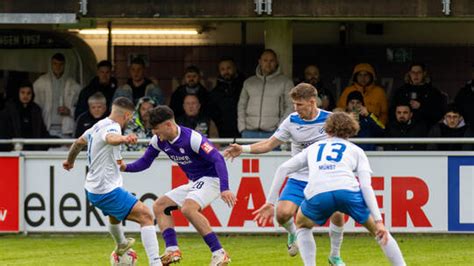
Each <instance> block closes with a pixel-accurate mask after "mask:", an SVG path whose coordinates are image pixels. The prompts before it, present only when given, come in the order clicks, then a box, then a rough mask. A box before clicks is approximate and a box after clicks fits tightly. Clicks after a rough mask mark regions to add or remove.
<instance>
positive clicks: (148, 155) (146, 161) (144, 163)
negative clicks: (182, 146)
mask: <svg viewBox="0 0 474 266" xmlns="http://www.w3.org/2000/svg"><path fill="white" fill-rule="evenodd" d="M159 154H160V151H159V150H157V149H155V147H153V145H152V144H150V145H148V148H147V149H146V151H145V153H144V154H143V156H142V157H140V159H138V160H136V161H135V162H133V163H129V164H125V163H122V164H121V165H120V171H124V172H141V171H143V170H146V169H148V168H150V166H151V164H152V163H153V161H154V160H155V158H156V157H158V155H159Z"/></svg>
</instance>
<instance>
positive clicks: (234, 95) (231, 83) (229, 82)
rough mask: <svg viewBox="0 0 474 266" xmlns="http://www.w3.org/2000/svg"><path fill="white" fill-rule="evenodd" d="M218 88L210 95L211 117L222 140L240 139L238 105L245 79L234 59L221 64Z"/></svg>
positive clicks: (223, 60)
mask: <svg viewBox="0 0 474 266" xmlns="http://www.w3.org/2000/svg"><path fill="white" fill-rule="evenodd" d="M218 66H219V76H218V77H217V84H216V87H215V88H214V89H213V90H212V91H211V92H210V94H209V105H208V109H209V110H210V111H209V115H210V116H211V118H212V120H214V122H215V123H216V126H217V129H218V131H219V136H220V137H221V138H240V132H239V130H238V128H237V104H238V103H239V98H240V92H241V91H242V86H243V84H244V80H245V78H244V77H243V75H241V74H240V73H239V72H238V71H237V68H236V65H235V62H234V60H233V59H232V58H223V59H221V61H220V62H219V65H218Z"/></svg>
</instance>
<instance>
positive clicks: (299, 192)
mask: <svg viewBox="0 0 474 266" xmlns="http://www.w3.org/2000/svg"><path fill="white" fill-rule="evenodd" d="M290 97H291V99H292V101H293V106H294V109H295V111H296V112H294V113H292V114H290V115H289V116H288V117H287V118H286V119H285V120H284V121H283V122H282V123H281V125H280V126H279V127H278V129H277V130H276V132H275V134H273V136H272V137H271V138H269V139H266V140H263V141H260V142H257V143H254V144H252V145H239V144H231V145H230V147H229V148H227V149H226V150H225V151H224V156H225V157H226V158H235V157H237V156H239V155H240V154H241V153H242V152H246V153H252V154H261V153H266V152H269V151H271V150H273V149H275V148H276V147H278V146H280V145H281V144H283V143H285V142H287V141H291V153H292V156H295V155H296V154H298V153H300V152H301V151H302V150H303V149H304V148H306V147H308V146H309V145H311V144H313V143H315V142H316V141H319V140H322V139H325V138H326V137H327V136H326V132H325V131H324V128H323V126H324V123H325V121H326V119H327V118H328V116H329V115H330V114H331V113H330V112H327V111H324V110H321V109H319V108H318V107H317V104H316V101H317V100H316V99H317V90H316V89H315V88H314V87H313V86H312V85H311V84H308V83H301V84H298V85H297V86H296V87H294V88H293V89H291V91H290ZM307 181H308V169H307V168H305V169H300V170H299V171H297V172H295V173H293V174H292V175H290V177H289V179H288V182H287V183H286V186H285V188H284V190H283V192H282V193H281V195H280V199H279V201H278V206H277V221H278V223H279V224H280V225H282V226H283V227H284V228H285V229H286V231H288V243H287V245H288V253H289V254H290V256H295V255H296V254H297V253H298V246H297V243H296V227H295V224H294V221H293V219H292V218H293V217H294V215H295V214H296V212H297V210H298V207H299V206H300V204H301V202H302V201H303V199H304V194H303V190H304V188H305V187H306V184H307ZM254 214H257V216H256V218H257V219H259V218H261V217H267V218H269V217H273V214H274V206H273V205H272V204H264V205H263V206H262V207H261V208H260V209H258V210H257V211H255V212H254ZM343 226H344V216H343V215H342V214H341V213H335V214H334V215H333V216H332V217H331V224H330V230H329V235H330V237H331V253H330V256H329V261H330V263H331V265H344V262H343V261H342V259H341V257H340V247H341V245H342V238H343V228H344V227H343Z"/></svg>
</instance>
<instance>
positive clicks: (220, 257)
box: [209, 249, 230, 266]
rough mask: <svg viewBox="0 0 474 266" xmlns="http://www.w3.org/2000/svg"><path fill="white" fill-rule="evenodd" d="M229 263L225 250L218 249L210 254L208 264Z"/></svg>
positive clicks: (218, 265)
mask: <svg viewBox="0 0 474 266" xmlns="http://www.w3.org/2000/svg"><path fill="white" fill-rule="evenodd" d="M229 263H230V257H229V255H228V254H227V252H226V251H225V250H223V249H222V250H220V251H218V252H215V254H212V258H211V263H210V264H209V265H210V266H225V265H227V264H229Z"/></svg>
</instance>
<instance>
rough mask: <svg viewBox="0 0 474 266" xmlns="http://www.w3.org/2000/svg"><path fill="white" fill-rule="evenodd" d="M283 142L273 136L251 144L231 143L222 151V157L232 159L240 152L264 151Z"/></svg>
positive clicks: (258, 152) (255, 152) (256, 152)
mask: <svg viewBox="0 0 474 266" xmlns="http://www.w3.org/2000/svg"><path fill="white" fill-rule="evenodd" d="M283 143H284V142H283V141H281V140H279V139H277V138H276V137H274V136H272V137H271V138H269V139H266V140H262V141H259V142H257V143H254V144H251V145H240V144H237V143H233V144H230V145H229V147H228V148H227V149H226V150H225V151H224V157H225V158H226V159H233V158H235V157H237V156H239V155H240V154H242V153H243V152H245V153H251V154H261V153H266V152H269V151H271V150H273V149H275V148H276V147H278V146H280V145H281V144H283Z"/></svg>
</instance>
